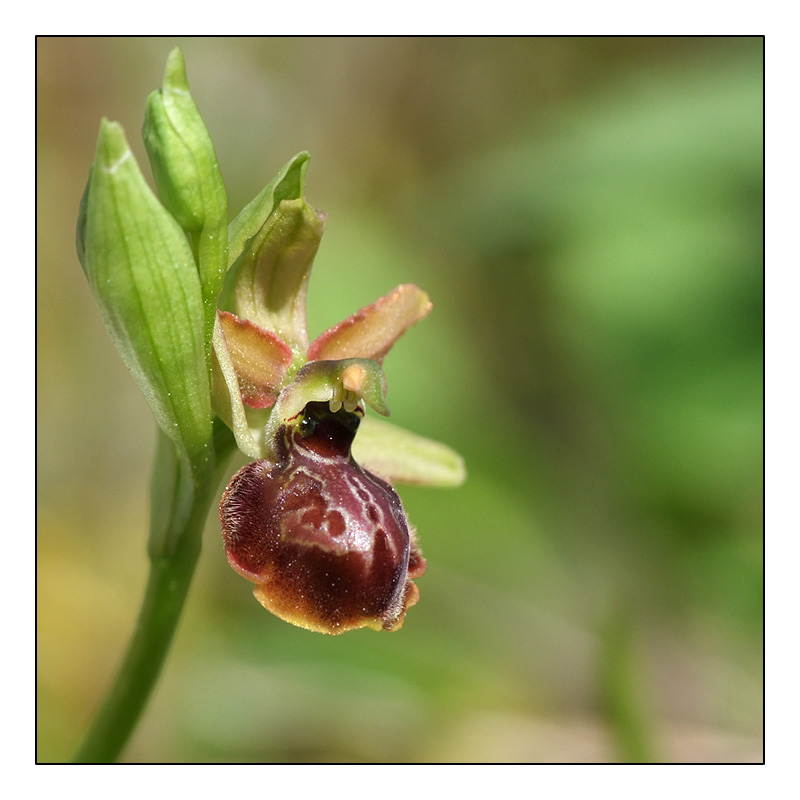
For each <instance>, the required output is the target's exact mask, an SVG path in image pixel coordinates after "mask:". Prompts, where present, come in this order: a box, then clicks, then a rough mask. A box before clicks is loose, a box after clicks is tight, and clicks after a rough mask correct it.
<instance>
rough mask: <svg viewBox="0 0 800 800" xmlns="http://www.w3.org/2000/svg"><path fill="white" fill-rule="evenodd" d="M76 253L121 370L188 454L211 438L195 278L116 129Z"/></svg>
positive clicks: (182, 239) (90, 187)
mask: <svg viewBox="0 0 800 800" xmlns="http://www.w3.org/2000/svg"><path fill="white" fill-rule="evenodd" d="M77 249H78V256H79V258H80V260H81V265H82V267H83V270H84V272H85V273H86V276H87V278H88V280H89V284H90V286H91V288H92V291H93V293H94V295H95V298H96V300H97V303H98V305H99V307H100V311H101V314H102V317H103V321H104V322H105V324H106V327H107V328H108V330H109V333H110V334H111V338H112V339H113V341H114V344H115V345H116V347H117V349H118V350H119V352H120V354H121V356H122V358H123V361H124V362H125V364H126V366H127V367H128V369H129V370H130V371H131V373H132V374H133V376H134V378H135V380H136V382H137V383H138V385H139V388H140V389H141V391H142V393H143V394H144V396H145V398H146V400H147V402H148V404H149V405H150V408H151V410H152V412H153V415H154V416H155V418H156V420H157V422H158V424H159V425H160V426H161V428H162V429H163V430H164V432H165V433H166V434H167V435H168V436H169V437H170V438H171V439H172V441H173V442H175V444H176V445H177V446H178V447H179V448H180V449H181V450H182V451H183V452H185V453H186V454H187V455H189V456H190V457H192V458H195V457H196V456H197V455H198V454H200V453H202V452H205V451H206V447H207V444H208V441H209V439H210V436H211V420H212V413H211V400H210V389H209V372H208V366H207V361H206V353H205V348H204V340H203V316H204V315H203V298H202V292H201V288H200V279H199V277H198V274H197V268H196V267H195V262H194V259H193V257H192V252H191V249H190V247H189V244H188V242H187V240H186V236H185V234H184V233H183V231H182V230H181V228H180V226H179V225H178V223H177V222H176V221H175V219H174V218H173V217H172V216H171V215H170V214H169V213H168V212H167V211H166V210H165V208H164V207H163V206H162V205H161V203H159V201H158V199H157V198H156V197H155V195H154V194H153V193H152V191H151V190H150V188H149V187H148V185H147V183H146V182H145V180H144V177H143V176H142V174H141V172H140V170H139V166H138V164H137V163H136V159H135V158H134V155H133V153H132V152H131V150H130V148H129V146H128V143H127V141H126V139H125V134H124V132H123V130H122V127H121V126H120V125H118V124H117V123H113V122H109V121H108V120H105V119H104V120H103V121H102V122H101V124H100V133H99V136H98V140H97V151H96V154H95V160H94V164H93V166H92V170H91V173H90V177H89V182H88V184H87V187H86V191H85V193H84V196H83V199H82V201H81V208H80V214H79V218H78V230H77Z"/></svg>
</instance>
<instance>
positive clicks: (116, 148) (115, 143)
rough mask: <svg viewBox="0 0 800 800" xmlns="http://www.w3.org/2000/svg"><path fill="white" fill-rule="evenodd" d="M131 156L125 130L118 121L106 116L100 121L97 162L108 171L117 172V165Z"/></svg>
mask: <svg viewBox="0 0 800 800" xmlns="http://www.w3.org/2000/svg"><path fill="white" fill-rule="evenodd" d="M130 156H131V149H130V147H129V146H128V140H127V139H126V138H125V131H124V130H123V129H122V125H120V124H119V123H118V122H110V121H109V120H107V119H106V118H105V117H103V119H102V120H101V121H100V134H99V136H98V139H97V155H96V157H95V164H97V165H98V166H100V167H101V168H102V169H104V170H105V171H106V172H111V173H113V172H115V171H116V170H117V167H119V165H120V164H122V163H123V162H124V161H125V160H126V159H127V158H129V157H130Z"/></svg>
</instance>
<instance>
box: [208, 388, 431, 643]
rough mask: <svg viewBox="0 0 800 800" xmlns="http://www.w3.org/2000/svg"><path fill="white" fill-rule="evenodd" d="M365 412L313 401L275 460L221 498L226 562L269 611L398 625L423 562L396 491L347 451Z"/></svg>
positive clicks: (339, 623) (317, 621)
mask: <svg viewBox="0 0 800 800" xmlns="http://www.w3.org/2000/svg"><path fill="white" fill-rule="evenodd" d="M362 413H363V412H361V411H360V410H359V411H357V412H355V413H351V412H348V411H345V410H344V409H340V410H338V411H336V412H333V411H331V410H330V406H329V404H328V403H309V404H308V405H307V406H306V408H305V409H304V411H303V413H302V414H301V415H299V417H298V418H297V419H294V420H291V421H290V422H291V424H287V425H283V426H281V427H280V428H279V429H278V432H277V435H276V442H275V444H276V452H277V461H276V462H275V463H272V462H269V461H256V462H253V463H251V464H248V465H247V466H246V467H244V468H243V469H241V470H240V471H239V472H238V473H237V474H236V475H235V476H234V478H233V480H232V481H231V483H230V485H229V486H228V488H227V489H226V491H225V494H224V495H223V498H222V503H221V505H220V521H221V523H222V535H223V540H224V543H225V548H226V551H227V555H228V560H229V562H230V564H231V566H233V568H234V569H236V570H237V571H238V572H240V573H241V574H242V575H244V576H245V577H247V578H249V579H250V580H252V581H253V582H255V583H256V587H255V589H254V594H255V596H256V598H257V599H258V600H259V602H261V604H262V605H264V606H265V607H266V608H267V609H269V610H270V611H272V612H273V613H274V614H276V615H277V616H279V617H281V618H282V619H285V620H287V621H288V622H292V623H293V624H295V625H300V626H301V627H305V628H309V629H311V630H316V631H321V632H325V633H342V632H344V631H346V630H351V629H353V628H360V627H371V628H374V629H376V630H380V629H385V630H397V629H398V628H400V627H401V626H402V624H403V620H404V617H405V613H406V611H407V610H408V608H409V607H410V606H412V605H413V604H414V603H415V602H416V601H417V599H418V597H419V592H418V590H417V587H416V586H415V585H414V583H413V581H412V580H411V578H416V577H418V576H420V575H422V573H423V572H424V571H425V561H424V559H423V558H422V554H421V553H420V551H419V548H418V547H417V544H416V540H415V538H414V536H413V533H412V532H411V530H410V529H409V526H408V522H407V519H406V514H405V511H404V509H403V505H402V502H401V501H400V498H399V496H398V495H397V493H396V492H395V491H394V489H393V488H392V487H391V486H390V485H389V484H388V483H387V482H386V481H384V480H382V479H381V478H379V477H377V476H376V475H373V474H371V473H370V472H367V471H366V470H364V469H362V468H361V467H360V466H359V465H358V464H357V463H356V462H355V461H354V460H353V457H352V455H351V453H350V447H351V445H352V442H353V438H354V436H355V434H356V431H357V429H358V425H359V422H360V415H361V414H362Z"/></svg>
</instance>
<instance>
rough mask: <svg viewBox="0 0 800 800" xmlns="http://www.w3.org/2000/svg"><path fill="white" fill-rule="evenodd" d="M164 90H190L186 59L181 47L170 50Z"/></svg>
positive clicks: (165, 70) (165, 71)
mask: <svg viewBox="0 0 800 800" xmlns="http://www.w3.org/2000/svg"><path fill="white" fill-rule="evenodd" d="M164 91H166V92H174V91H178V92H188V91H189V78H188V76H187V74H186V60H185V59H184V57H183V51H182V50H181V48H180V47H175V48H173V49H172V50H170V53H169V55H168V56H167V66H166V68H165V69H164Z"/></svg>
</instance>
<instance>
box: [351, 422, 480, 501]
mask: <svg viewBox="0 0 800 800" xmlns="http://www.w3.org/2000/svg"><path fill="white" fill-rule="evenodd" d="M353 457H354V458H355V460H356V461H357V462H358V463H359V464H361V466H362V467H364V468H365V469H368V470H369V471H370V472H374V473H375V474H376V475H379V476H380V477H382V478H385V479H386V480H388V481H390V482H392V483H410V484H421V485H425V486H459V485H460V484H462V483H463V482H464V481H465V480H466V477H467V472H466V469H465V467H464V460H463V459H462V458H461V456H460V455H458V453H456V452H455V451H454V450H451V449H450V448H449V447H447V445H444V444H441V443H440V442H436V441H433V440H432V439H426V438H425V437H423V436H417V435H416V434H415V433H411V432H410V431H407V430H404V429H403V428H398V427H397V426H396V425H392V424H391V423H389V422H384V421H383V420H377V419H375V418H374V417H366V418H365V419H364V420H363V421H362V423H361V427H360V428H359V430H358V434H357V435H356V438H355V441H354V442H353Z"/></svg>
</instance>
